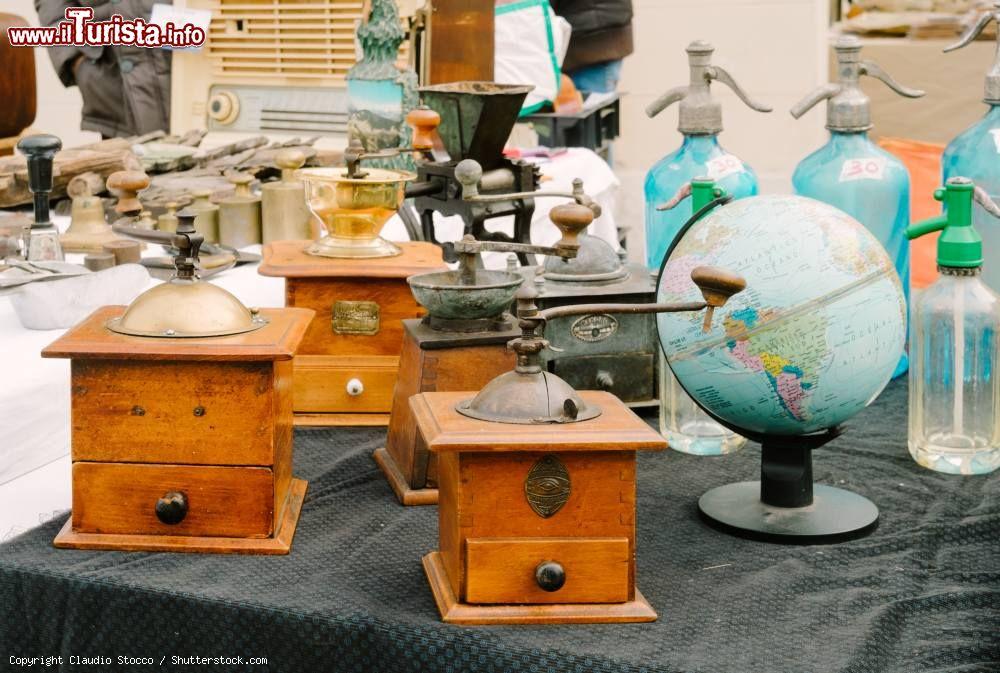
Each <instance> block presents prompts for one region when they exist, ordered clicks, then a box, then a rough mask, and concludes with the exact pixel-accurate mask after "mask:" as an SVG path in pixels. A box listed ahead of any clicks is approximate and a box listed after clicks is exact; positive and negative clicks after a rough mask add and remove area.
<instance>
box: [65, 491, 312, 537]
mask: <svg viewBox="0 0 1000 673" xmlns="http://www.w3.org/2000/svg"><path fill="white" fill-rule="evenodd" d="M307 487H308V484H307V483H306V481H305V480H303V479H292V484H291V487H290V489H289V493H288V503H287V504H286V505H285V512H284V515H283V516H282V518H281V525H280V527H279V528H278V530H277V531H276V532H275V534H274V536H273V537H268V538H230V537H202V536H188V535H111V534H103V533H76V532H74V531H73V517H70V518H69V519H67V521H66V524H65V525H64V526H63V527H62V530H60V531H59V534H58V535H56V538H55V540H53V542H52V544H53V545H54V546H56V547H58V548H59V549H103V550H116V551H148V552H195V553H201V554H260V555H265V554H274V555H282V554H287V553H288V552H289V551H290V550H291V548H292V538H294V537H295V528H296V526H297V525H298V522H299V514H300V513H301V512H302V501H303V500H304V499H305V497H306V488H307Z"/></svg>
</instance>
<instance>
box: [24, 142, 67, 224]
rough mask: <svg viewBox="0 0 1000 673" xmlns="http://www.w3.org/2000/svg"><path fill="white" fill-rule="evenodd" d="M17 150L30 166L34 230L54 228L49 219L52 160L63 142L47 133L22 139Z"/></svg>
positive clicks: (29, 185)
mask: <svg viewBox="0 0 1000 673" xmlns="http://www.w3.org/2000/svg"><path fill="white" fill-rule="evenodd" d="M17 149H18V150H20V152H21V154H23V155H24V157H25V159H26V161H27V164H28V189H30V190H31V193H32V196H33V197H34V206H35V221H34V222H33V223H32V225H31V227H32V229H42V228H46V227H51V226H54V225H53V224H52V221H51V220H50V219H49V194H50V193H51V192H52V160H53V158H55V156H56V152H58V151H59V150H61V149H62V141H61V140H59V138H57V137H55V136H53V135H49V134H47V133H40V134H37V135H33V136H26V137H24V138H21V140H19V141H18V143H17Z"/></svg>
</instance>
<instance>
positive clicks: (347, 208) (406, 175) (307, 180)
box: [295, 168, 417, 259]
mask: <svg viewBox="0 0 1000 673" xmlns="http://www.w3.org/2000/svg"><path fill="white" fill-rule="evenodd" d="M346 173H347V169H346V168H304V169H301V170H298V171H295V177H296V178H297V179H299V180H301V181H302V183H303V184H304V185H305V191H306V203H307V204H309V210H310V211H312V213H313V214H314V215H315V216H316V217H318V218H319V219H320V221H321V222H322V223H323V227H324V228H325V229H326V236H324V237H323V238H321V239H320V240H318V241H316V242H315V243H313V244H312V245H310V246H309V248H308V249H307V250H306V252H308V253H309V254H310V255H317V256H319V257H339V258H355V259H357V258H372V257H392V256H394V255H398V254H400V253H401V251H400V249H399V248H398V247H396V246H395V245H393V244H392V243H390V242H389V241H386V240H385V239H383V238H382V237H381V236H379V234H380V233H381V232H382V227H384V226H385V223H386V222H388V221H389V218H391V217H392V215H393V213H395V212H396V210H397V209H398V208H399V206H400V205H401V204H402V203H403V199H404V186H405V184H406V182H407V181H409V180H413V179H414V178H416V177H417V176H416V175H415V174H414V173H411V172H409V171H396V170H387V169H379V168H366V169H364V175H363V177H360V178H348V177H346Z"/></svg>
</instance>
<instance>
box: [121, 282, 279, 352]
mask: <svg viewBox="0 0 1000 673" xmlns="http://www.w3.org/2000/svg"><path fill="white" fill-rule="evenodd" d="M266 324H267V320H266V319H264V318H262V317H261V316H260V315H259V314H258V312H257V310H256V309H248V308H247V307H246V306H244V305H243V304H242V302H240V300H239V299H237V298H236V297H235V296H234V295H233V294H232V293H230V292H228V291H226V290H223V289H222V288H221V287H219V286H218V285H212V284H211V283H206V282H204V281H201V280H185V279H182V278H172V279H170V280H169V281H167V282H166V283H162V284H161V285H157V286H156V287H154V288H151V289H149V290H147V291H146V292H143V293H142V294H141V295H139V296H138V297H136V299H135V301H133V302H132V304H131V305H129V307H128V308H127V309H126V310H125V313H123V314H122V315H121V316H120V317H118V318H112V319H111V320H109V321H108V322H107V325H106V326H107V328H108V329H109V330H111V331H112V332H118V333H119V334H128V335H130V336H148V337H188V338H191V337H212V336H228V335H232V334H242V333H243V332H251V331H253V330H255V329H258V328H260V327H263V326H264V325H266Z"/></svg>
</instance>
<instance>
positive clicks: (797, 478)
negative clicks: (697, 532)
mask: <svg viewBox="0 0 1000 673" xmlns="http://www.w3.org/2000/svg"><path fill="white" fill-rule="evenodd" d="M838 434H839V431H838V430H832V431H830V432H827V433H824V434H822V435H818V436H813V437H798V438H793V437H788V438H784V437H778V438H776V437H760V438H754V439H758V441H760V442H761V469H760V474H761V480H760V481H743V482H739V483H735V484H727V485H725V486H719V487H718V488H713V489H712V490H711V491H708V492H707V493H705V494H704V495H703V496H701V498H700V499H699V500H698V510H699V512H700V513H701V516H702V518H703V519H705V521H707V522H708V523H709V524H710V525H712V526H713V527H716V528H718V529H720V530H722V531H724V532H726V533H729V534H732V535H736V536H739V537H745V538H750V539H754V540H763V541H765V542H777V543H780V544H831V543H835V542H843V541H845V540H854V539H857V538H859V537H864V536H865V535H867V534H869V533H871V532H872V531H873V530H875V527H876V526H877V525H878V508H877V507H876V506H875V504H874V503H873V502H872V501H871V500H869V499H868V498H865V497H864V496H860V495H858V494H857V493H852V492H851V491H845V490H844V489H841V488H834V487H832V486H825V485H823V484H815V485H814V484H813V478H812V450H813V449H814V448H817V447H819V446H822V445H823V444H825V443H826V442H828V441H830V440H831V439H833V438H835V437H836V436H837V435H838Z"/></svg>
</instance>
